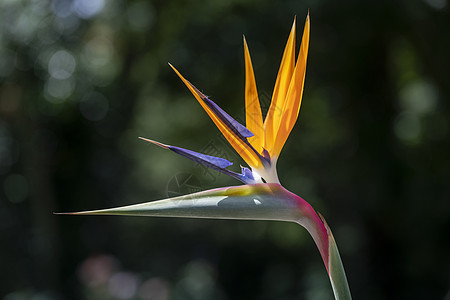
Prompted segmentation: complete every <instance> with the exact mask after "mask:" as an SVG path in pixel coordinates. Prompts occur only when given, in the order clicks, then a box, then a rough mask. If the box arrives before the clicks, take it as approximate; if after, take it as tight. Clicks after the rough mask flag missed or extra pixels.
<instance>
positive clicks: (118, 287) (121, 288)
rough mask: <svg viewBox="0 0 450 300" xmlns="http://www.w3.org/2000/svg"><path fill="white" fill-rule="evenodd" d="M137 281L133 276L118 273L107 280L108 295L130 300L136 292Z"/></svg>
mask: <svg viewBox="0 0 450 300" xmlns="http://www.w3.org/2000/svg"><path fill="white" fill-rule="evenodd" d="M137 286H138V281H137V278H136V276H135V275H133V274H132V273H128V272H118V273H116V274H114V275H113V276H112V277H111V279H110V280H109V293H110V295H111V296H113V297H116V298H119V299H131V298H133V297H134V295H135V294H136V291H137Z"/></svg>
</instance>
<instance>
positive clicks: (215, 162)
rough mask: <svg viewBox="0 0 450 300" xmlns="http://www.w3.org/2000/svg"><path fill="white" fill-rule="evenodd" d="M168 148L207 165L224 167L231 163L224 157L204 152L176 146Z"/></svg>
mask: <svg viewBox="0 0 450 300" xmlns="http://www.w3.org/2000/svg"><path fill="white" fill-rule="evenodd" d="M169 149H170V150H172V151H173V152H175V153H177V154H179V155H182V156H184V157H186V158H189V159H190V160H193V161H195V162H198V163H199V164H202V165H204V166H207V167H213V166H215V167H217V168H220V169H224V168H226V167H229V166H231V165H232V164H233V163H232V162H231V161H229V160H227V159H225V158H220V157H215V156H211V155H206V154H202V153H198V152H195V151H191V150H187V149H183V148H180V147H176V146H169Z"/></svg>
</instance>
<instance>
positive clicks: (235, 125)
mask: <svg viewBox="0 0 450 300" xmlns="http://www.w3.org/2000/svg"><path fill="white" fill-rule="evenodd" d="M203 101H205V103H206V105H208V107H209V108H211V110H212V111H213V112H214V113H215V114H216V116H217V117H218V118H219V119H221V120H222V121H223V122H224V123H225V124H227V126H228V127H230V128H231V129H234V130H235V131H237V132H239V134H240V135H241V136H243V137H246V138H248V137H252V136H254V134H253V133H252V132H251V131H250V130H248V129H247V127H245V126H244V125H242V124H241V123H239V122H238V121H236V120H235V119H233V118H232V117H231V116H230V115H229V114H227V113H226V112H225V111H224V110H223V109H221V108H220V107H219V106H218V105H217V104H216V103H215V102H214V101H212V100H210V99H209V98H208V97H205V98H203Z"/></svg>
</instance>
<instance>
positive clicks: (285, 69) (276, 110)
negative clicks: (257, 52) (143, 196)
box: [264, 19, 296, 156]
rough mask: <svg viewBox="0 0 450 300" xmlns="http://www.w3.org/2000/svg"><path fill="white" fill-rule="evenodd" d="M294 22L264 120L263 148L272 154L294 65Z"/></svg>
mask: <svg viewBox="0 0 450 300" xmlns="http://www.w3.org/2000/svg"><path fill="white" fill-rule="evenodd" d="M295 23H296V20H295V19H294V23H293V24H292V29H291V33H290V34H289V38H288V41H287V43H286V48H285V49H284V54H283V58H282V60H281V65H280V69H279V71H278V76H277V81H276V83H275V88H274V91H273V95H272V102H271V104H270V107H269V111H268V112H267V117H266V119H265V121H264V127H265V140H264V143H265V147H264V148H265V149H266V150H267V151H268V152H269V154H270V156H273V155H272V152H273V148H274V143H275V139H276V136H277V132H278V129H279V127H280V124H281V119H282V116H283V115H282V112H283V107H284V104H285V101H286V94H287V91H288V89H289V84H290V82H291V78H292V73H293V72H294V66H295Z"/></svg>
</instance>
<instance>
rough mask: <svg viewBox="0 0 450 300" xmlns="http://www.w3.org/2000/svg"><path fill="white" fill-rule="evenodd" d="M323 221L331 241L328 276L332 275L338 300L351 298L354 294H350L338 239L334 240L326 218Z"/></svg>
mask: <svg viewBox="0 0 450 300" xmlns="http://www.w3.org/2000/svg"><path fill="white" fill-rule="evenodd" d="M322 220H323V218H322ZM323 221H324V225H325V228H326V229H327V233H328V243H329V246H328V249H329V262H328V266H329V269H328V276H329V277H330V282H331V286H332V288H333V293H334V297H335V299H336V300H351V299H352V295H351V294H350V289H349V287H348V282H347V276H346V275H345V270H344V266H343V265H342V260H341V256H340V255H339V251H338V248H337V245H336V241H335V240H334V237H333V234H332V233H331V229H330V227H328V224H327V223H326V222H325V220H323Z"/></svg>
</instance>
